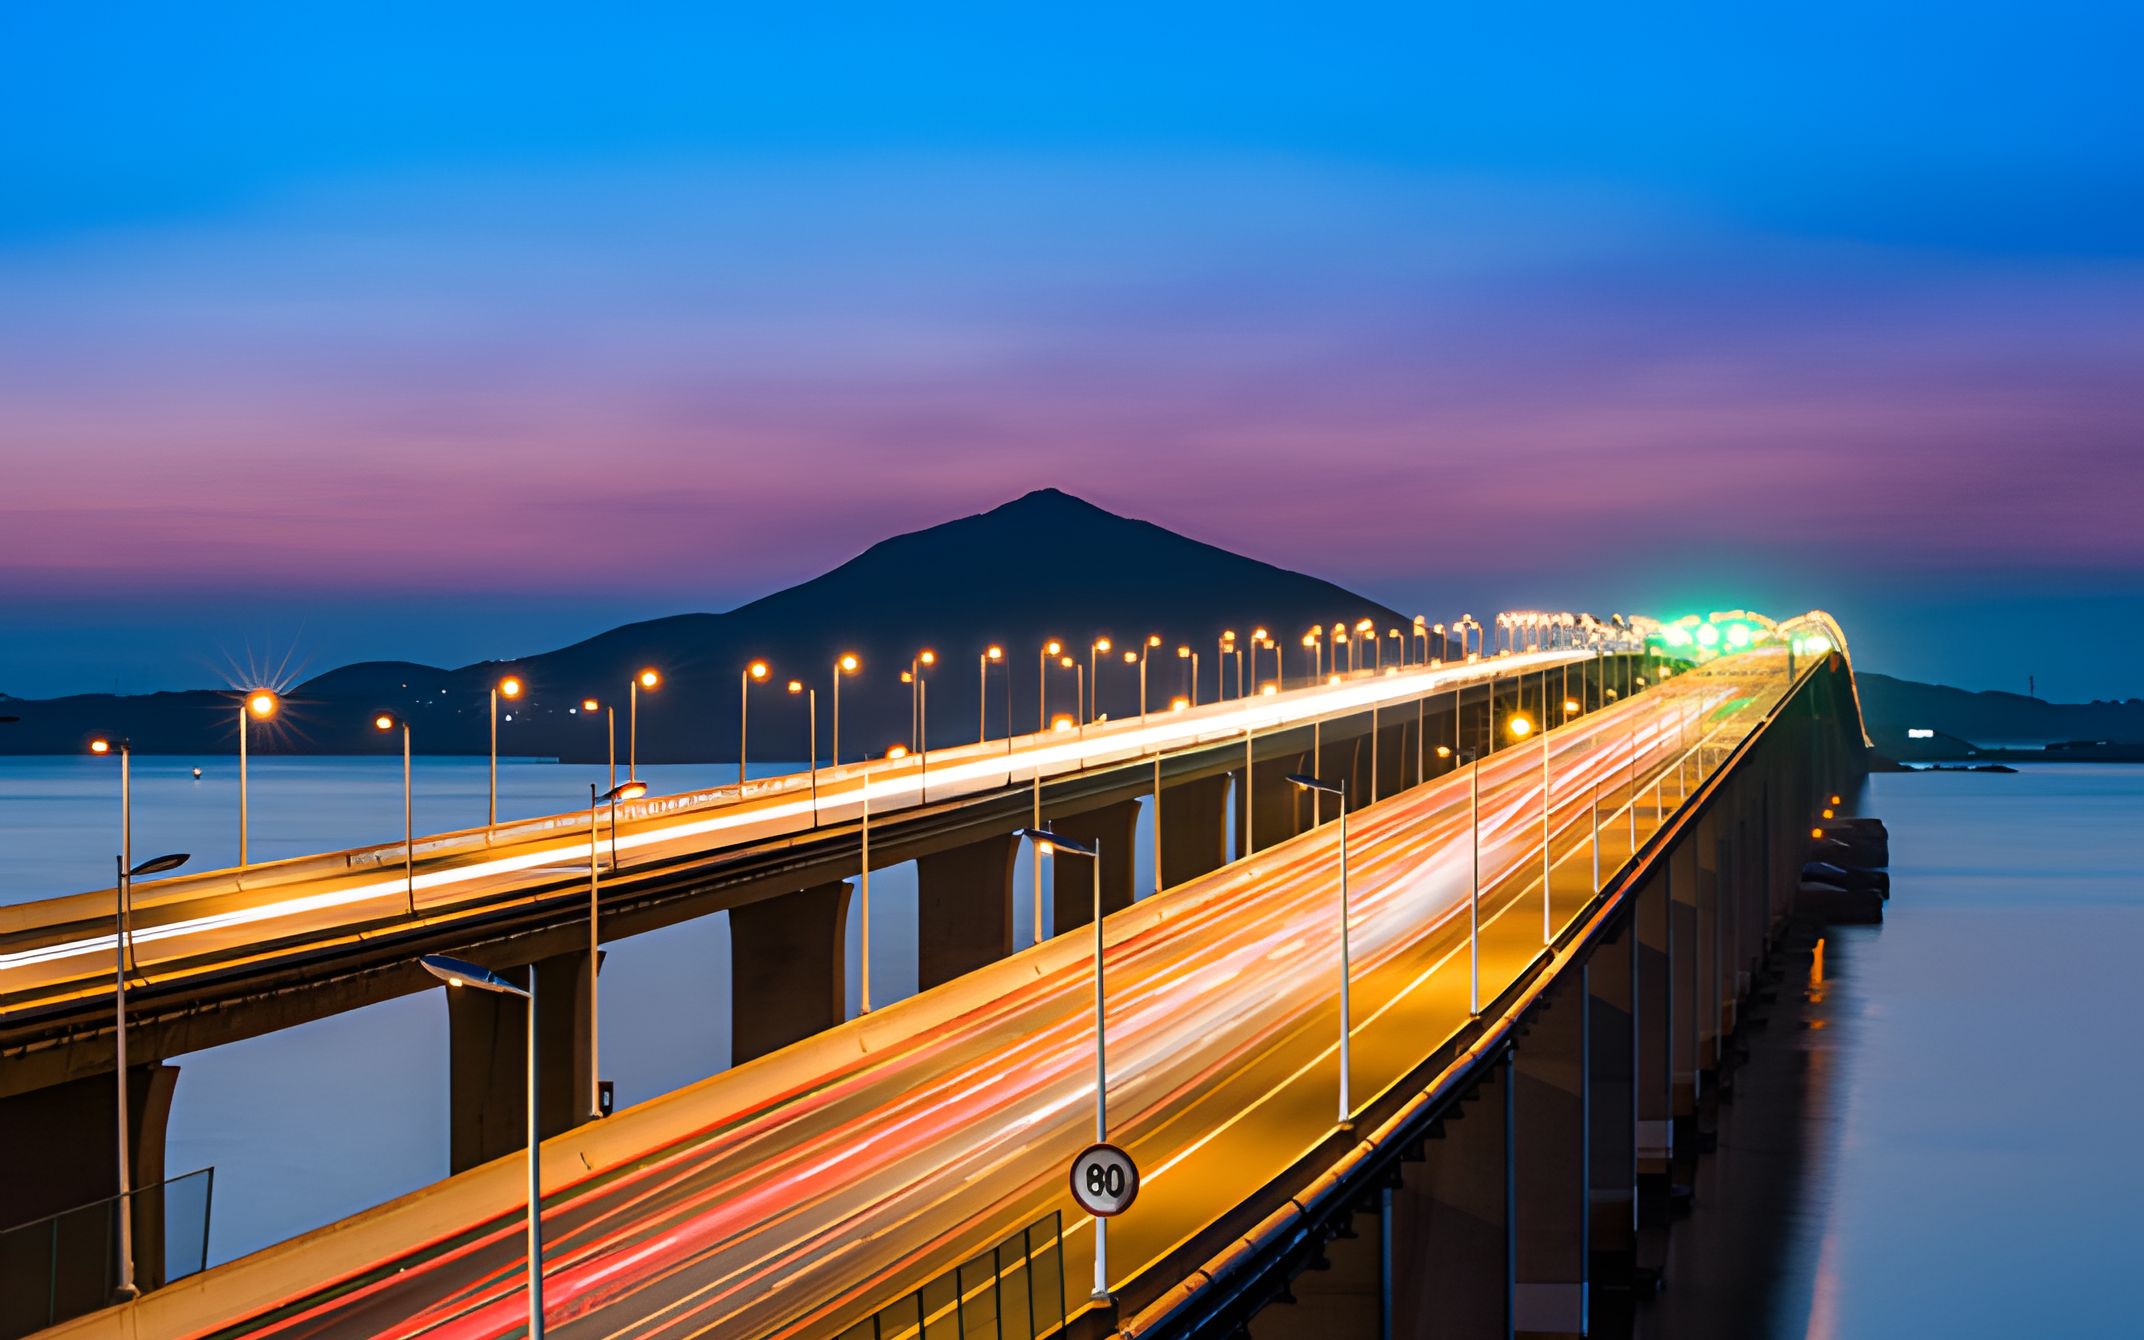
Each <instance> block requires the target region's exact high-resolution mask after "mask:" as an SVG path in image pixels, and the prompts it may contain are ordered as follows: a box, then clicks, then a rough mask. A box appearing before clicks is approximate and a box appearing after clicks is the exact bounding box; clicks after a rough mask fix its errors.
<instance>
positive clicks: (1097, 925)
mask: <svg viewBox="0 0 2144 1340" xmlns="http://www.w3.org/2000/svg"><path fill="white" fill-rule="evenodd" d="M1020 836H1021V837H1024V838H1026V839H1027V840H1028V841H1030V842H1032V843H1034V844H1035V859H1036V863H1037V865H1038V866H1039V865H1040V863H1041V859H1042V858H1043V857H1045V856H1049V857H1052V858H1053V859H1054V858H1055V857H1056V856H1057V855H1058V854H1059V853H1064V854H1067V855H1071V856H1081V857H1085V858H1086V860H1087V862H1088V864H1089V865H1090V866H1091V867H1092V868H1093V870H1094V1142H1095V1143H1096V1144H1098V1145H1106V1144H1108V1143H1109V1054H1108V1051H1107V1048H1106V1045H1105V1044H1106V1041H1107V1029H1106V1027H1105V1023H1104V1021H1105V1019H1106V1015H1105V1012H1104V1007H1103V996H1102V844H1101V843H1099V842H1094V843H1091V844H1087V845H1082V844H1080V843H1078V842H1075V841H1073V840H1072V839H1071V838H1066V837H1059V836H1058V835H1057V834H1055V833H1052V832H1051V831H1050V830H1049V829H1047V828H1023V829H1021V830H1020ZM1092 1296H1093V1298H1094V1299H1095V1300H1096V1301H1098V1302H1099V1301H1107V1299H1108V1298H1109V1221H1108V1220H1107V1219H1105V1218H1102V1217H1100V1216H1097V1217H1096V1218H1095V1221H1094V1293H1093V1295H1092Z"/></svg>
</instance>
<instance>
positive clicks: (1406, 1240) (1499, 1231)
mask: <svg viewBox="0 0 2144 1340" xmlns="http://www.w3.org/2000/svg"><path fill="white" fill-rule="evenodd" d="M1513 1117H1514V1111H1513V1104H1512V1076H1511V1061H1510V1058H1509V1057H1506V1058H1505V1059H1504V1060H1503V1061H1501V1062H1499V1063H1498V1064H1496V1065H1494V1066H1492V1067H1491V1068H1490V1070H1489V1073H1488V1075H1487V1076H1485V1077H1484V1078H1483V1080H1482V1081H1481V1083H1480V1084H1479V1085H1478V1086H1477V1087H1476V1089H1475V1091H1474V1093H1473V1094H1472V1095H1471V1096H1470V1097H1469V1098H1468V1099H1467V1100H1466V1101H1465V1102H1464V1103H1462V1104H1459V1105H1457V1106H1455V1107H1454V1108H1453V1109H1452V1110H1451V1111H1450V1112H1448V1113H1446V1114H1445V1116H1444V1118H1443V1121H1442V1123H1441V1124H1442V1131H1443V1134H1442V1135H1441V1137H1433V1138H1431V1139H1430V1140H1428V1141H1427V1142H1426V1143H1425V1145H1424V1149H1423V1153H1424V1157H1423V1160H1422V1162H1420V1163H1410V1164H1405V1165H1403V1166H1402V1175H1401V1181H1400V1186H1399V1187H1398V1189H1396V1190H1395V1191H1393V1192H1392V1195H1391V1200H1390V1202H1389V1204H1390V1206H1391V1212H1390V1213H1389V1214H1387V1215H1386V1216H1385V1219H1384V1228H1385V1232H1386V1233H1387V1234H1388V1235H1389V1240H1388V1246H1387V1248H1386V1259H1387V1260H1388V1261H1390V1262H1391V1263H1392V1266H1391V1272H1390V1274H1389V1275H1388V1276H1387V1277H1386V1287H1387V1291H1388V1293H1389V1294H1390V1296H1391V1303H1390V1313H1389V1316H1390V1321H1391V1329H1390V1331H1389V1334H1391V1335H1393V1336H1405V1337H1442V1336H1453V1337H1475V1336H1485V1335H1510V1334H1511V1333H1512V1310H1513V1300H1512V1283H1513V1275H1512V1268H1513V1262H1514V1259H1515V1257H1516V1255H1517V1250H1516V1244H1515V1243H1514V1240H1513V1237H1512V1229H1513V1218H1514V1216H1513V1213H1512V1201H1513V1197H1514V1193H1515V1187H1514V1184H1513V1178H1512V1174H1513V1167H1512V1148H1513V1144H1514V1140H1513Z"/></svg>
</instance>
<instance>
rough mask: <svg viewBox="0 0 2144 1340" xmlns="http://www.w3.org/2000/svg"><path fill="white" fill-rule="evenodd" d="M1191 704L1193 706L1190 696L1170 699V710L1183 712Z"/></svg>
mask: <svg viewBox="0 0 2144 1340" xmlns="http://www.w3.org/2000/svg"><path fill="white" fill-rule="evenodd" d="M1189 706H1191V700H1190V699H1189V698H1185V697H1181V696H1179V697H1175V698H1171V699H1169V710H1170V711H1171V712H1181V711H1183V710H1184V709H1185V708H1187V707H1189Z"/></svg>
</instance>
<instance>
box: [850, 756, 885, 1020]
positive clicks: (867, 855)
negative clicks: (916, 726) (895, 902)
mask: <svg viewBox="0 0 2144 1340" xmlns="http://www.w3.org/2000/svg"><path fill="white" fill-rule="evenodd" d="M888 757H891V755H888ZM863 762H864V777H863V783H864V784H863V801H864V818H863V839H862V846H863V859H862V860H861V861H859V862H858V870H857V885H858V894H857V896H858V898H859V899H860V900H861V913H862V924H861V926H859V927H858V931H857V936H858V942H859V946H860V947H859V948H858V950H857V957H858V961H857V966H856V974H857V981H856V1012H857V1013H858V1014H869V1013H871V755H870V754H869V753H868V752H866V753H865V754H864V760H863Z"/></svg>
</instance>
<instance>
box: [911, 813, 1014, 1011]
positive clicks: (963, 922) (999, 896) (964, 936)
mask: <svg viewBox="0 0 2144 1340" xmlns="http://www.w3.org/2000/svg"><path fill="white" fill-rule="evenodd" d="M1019 849H1020V839H1019V836H1018V835H1017V834H1014V833H1002V834H992V835H991V836H989V837H986V838H983V839H982V840H980V841H977V842H971V843H969V844H968V845H967V846H965V847H955V848H954V849H953V850H951V851H941V852H932V853H931V854H929V855H927V856H919V857H917V858H916V985H917V988H918V989H919V990H923V991H928V990H930V989H931V988H932V987H934V986H940V985H942V984H944V983H946V982H950V981H952V980H953V979H954V978H956V977H960V976H963V975H964V974H967V973H971V972H974V971H975V970H976V969H977V968H981V967H984V966H986V965H988V964H991V963H995V962H997V961H998V960H999V959H1002V958H1007V957H1009V956H1010V955H1011V954H1012V867H1013V858H1014V857H1015V856H1017V855H1018V854H1019Z"/></svg>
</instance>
